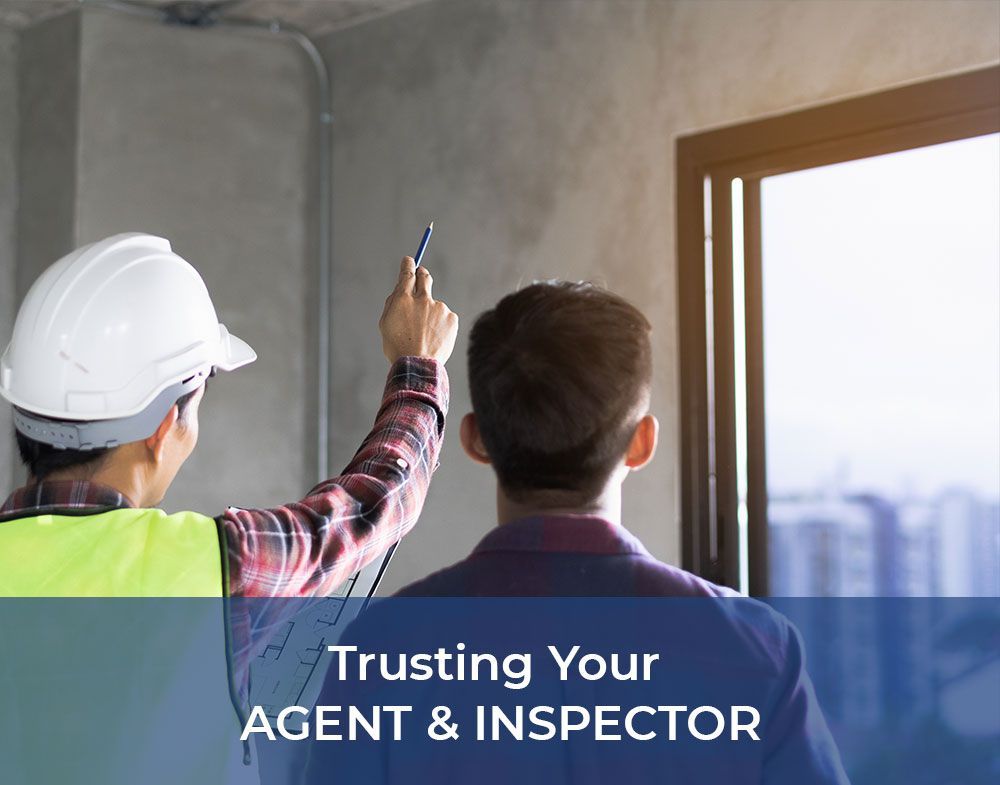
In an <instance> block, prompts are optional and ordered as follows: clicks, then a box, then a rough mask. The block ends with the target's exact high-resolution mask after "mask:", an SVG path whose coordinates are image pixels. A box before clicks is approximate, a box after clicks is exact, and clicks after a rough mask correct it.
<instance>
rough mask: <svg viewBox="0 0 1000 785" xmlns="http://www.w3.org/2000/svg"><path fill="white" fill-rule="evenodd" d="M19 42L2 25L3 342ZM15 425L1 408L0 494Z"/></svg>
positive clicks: (8, 315) (11, 252)
mask: <svg viewBox="0 0 1000 785" xmlns="http://www.w3.org/2000/svg"><path fill="white" fill-rule="evenodd" d="M17 44H18V39H17V34H16V33H15V32H14V31H13V30H12V29H9V28H7V27H4V26H2V25H0V107H2V108H0V336H2V337H0V343H3V341H4V340H5V339H6V337H7V336H8V335H9V334H10V330H11V326H12V325H13V322H14V309H15V308H16V296H15V287H16V275H17V271H16V266H15V259H16V255H17V135H18V134H17V131H18V128H17V119H18V111H17V93H18V89H17V73H18V71H17V51H18V45H17ZM2 351H3V348H2V347H0V352H2ZM12 427H13V426H12V425H11V422H10V408H9V407H0V494H2V493H3V489H4V488H6V487H7V485H8V484H9V483H10V482H12V481H13V477H14V452H13V444H12V442H11V438H10V434H11V431H12Z"/></svg>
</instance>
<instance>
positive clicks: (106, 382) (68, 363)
mask: <svg viewBox="0 0 1000 785" xmlns="http://www.w3.org/2000/svg"><path fill="white" fill-rule="evenodd" d="M256 358H257V355H256V354H255V353H254V350H253V349H251V348H250V346H249V345H248V344H246V343H245V342H244V341H242V340H240V339H239V338H237V337H236V336H234V335H230V334H229V332H228V331H227V330H226V328H225V326H224V325H222V324H219V319H218V317H217V316H216V313H215V307H214V306H213V305H212V300H211V298H210V297H209V294H208V289H206V288H205V283H204V281H202V279H201V276H200V275H198V272H197V270H195V269H194V267H192V266H191V265H190V264H188V263H187V262H186V261H184V259H182V258H181V257H180V256H178V255H177V254H175V253H173V252H172V251H171V249H170V243H169V241H167V240H165V239H163V238H162V237H154V236H153V235H148V234H138V233H128V234H118V235H114V236H113V237H108V238H106V239H104V240H101V241H100V242H96V243H94V244H92V245H87V246H84V247H83V248H79V249H77V250H75V251H73V252H72V253H70V254H68V255H66V256H64V257H63V258H62V259H60V260H59V261H58V262H56V263H55V264H53V265H52V266H51V267H49V268H48V269H47V270H46V271H45V272H44V273H42V275H41V276H40V277H39V278H38V280H37V281H35V283H34V284H33V285H32V287H31V289H30V290H29V291H28V294H27V295H26V296H25V298H24V302H23V303H22V304H21V308H20V310H19V311H18V313H17V319H16V321H15V322H14V335H13V337H12V338H11V341H10V344H9V345H8V346H7V350H6V351H5V352H4V353H3V356H2V357H0V395H2V396H3V397H4V398H6V399H7V400H8V401H10V402H11V403H12V404H13V405H14V407H15V410H14V424H15V426H16V427H17V429H18V430H19V431H21V432H22V433H24V434H25V435H26V436H29V437H30V438H32V439H35V440H36V441H43V442H46V443H48V444H52V445H54V446H56V447H67V448H71V449H90V448H95V447H106V446H114V445H116V444H123V443H125V442H126V441H137V440H139V439H144V438H146V437H148V436H150V435H152V433H153V432H155V430H156V428H157V426H158V425H159V423H160V422H161V421H162V419H163V417H164V416H165V415H166V413H167V412H168V411H169V409H170V407H171V406H173V405H174V403H175V402H176V400H177V399H178V398H179V397H181V396H182V395H184V394H185V393H187V392H189V391H190V390H193V389H195V388H197V387H198V386H200V385H201V384H202V383H203V382H204V379H205V378H207V377H208V376H209V375H210V374H211V373H212V372H213V371H214V370H215V369H218V370H221V371H231V370H233V369H235V368H239V367H240V366H241V365H246V364H247V363H251V362H253V361H254V360H255V359H256Z"/></svg>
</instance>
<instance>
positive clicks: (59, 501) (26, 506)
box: [0, 480, 135, 517]
mask: <svg viewBox="0 0 1000 785" xmlns="http://www.w3.org/2000/svg"><path fill="white" fill-rule="evenodd" d="M134 506H135V505H133V504H132V502H131V501H130V500H129V499H128V497H126V496H125V495H123V494H121V493H119V492H118V491H116V490H115V489H114V488H111V487H110V486H107V485H101V484H100V483H96V482H87V481H86V480H49V481H43V482H40V483H34V484H31V485H25V486H24V487H22V488H18V489H17V490H16V491H14V492H13V493H12V494H11V495H10V496H8V497H7V501H5V502H4V503H3V507H0V515H3V516H21V517H24V516H27V515H35V514H40V513H44V512H46V511H48V510H67V509H70V510H87V509H108V508H121V507H134Z"/></svg>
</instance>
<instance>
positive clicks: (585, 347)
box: [468, 281, 652, 505]
mask: <svg viewBox="0 0 1000 785" xmlns="http://www.w3.org/2000/svg"><path fill="white" fill-rule="evenodd" d="M650 331H651V328H650V324H649V321H648V320H647V319H646V317H645V316H643V315H642V313H641V312H640V311H639V310H638V309H637V308H636V307H635V306H633V305H632V304H630V303H629V302H627V301H626V300H624V299H623V298H621V297H619V296H618V295H616V294H613V293H612V292H609V291H607V290H606V289H603V288H601V287H599V286H595V285H593V284H590V283H570V282H566V281H547V282H541V283H535V284H532V285H531V286H527V287H525V288H523V289H521V290H520V291H517V292H514V293H513V294H509V295H507V296H506V297H504V298H503V299H502V300H501V301H500V302H499V303H497V305H496V307H495V308H493V309H491V310H489V311H486V312H485V313H483V314H482V315H480V316H479V318H478V319H477V320H476V323H475V324H474V325H473V327H472V333H471V334H470V336H469V350H468V361H469V386H470V390H471V393H472V408H473V410H474V412H475V415H476V422H477V424H478V427H479V433H480V435H481V437H482V440H483V444H484V446H485V447H486V451H487V452H488V453H489V456H490V460H491V462H492V464H493V468H494V470H495V471H496V474H497V479H498V481H499V483H500V486H501V487H502V488H503V490H504V492H505V493H506V494H507V495H508V496H510V497H511V498H512V499H514V500H515V501H522V502H523V501H525V500H527V499H528V498H531V499H532V500H533V501H535V502H541V503H543V504H550V505H558V504H566V505H578V504H582V503H586V502H588V501H591V500H592V499H594V498H595V497H596V495H597V494H598V493H600V491H601V489H602V487H603V486H604V484H605V483H606V482H607V479H608V477H609V476H610V474H611V472H612V471H613V470H614V467H615V465H616V464H617V463H618V462H619V461H620V460H621V459H622V456H623V455H624V454H625V451H626V450H627V449H628V443H629V441H630V440H631V438H632V435H633V433H634V432H635V427H636V425H637V424H638V422H639V419H640V418H641V417H642V414H643V412H642V411H641V410H640V407H641V405H642V404H643V402H644V401H645V400H646V399H647V396H648V395H649V389H650V385H651V383H652V349H651V347H650Z"/></svg>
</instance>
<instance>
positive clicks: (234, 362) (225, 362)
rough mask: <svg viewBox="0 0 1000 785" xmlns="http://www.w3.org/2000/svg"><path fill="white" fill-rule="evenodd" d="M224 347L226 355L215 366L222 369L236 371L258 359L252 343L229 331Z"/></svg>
mask: <svg viewBox="0 0 1000 785" xmlns="http://www.w3.org/2000/svg"><path fill="white" fill-rule="evenodd" d="M223 348H224V354H225V356H224V357H223V358H222V359H221V360H220V362H218V363H216V366H215V367H216V368H217V369H218V370H220V371H235V370H236V369H237V368H242V367H243V366H244V365H249V364H250V363H252V362H253V361H254V360H256V359H257V352H255V351H254V350H253V348H252V347H251V346H250V344H248V343H247V342H246V341H244V340H243V339H242V338H238V337H236V336H235V335H233V334H232V333H229V332H227V333H226V336H225V340H224V347H223Z"/></svg>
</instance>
